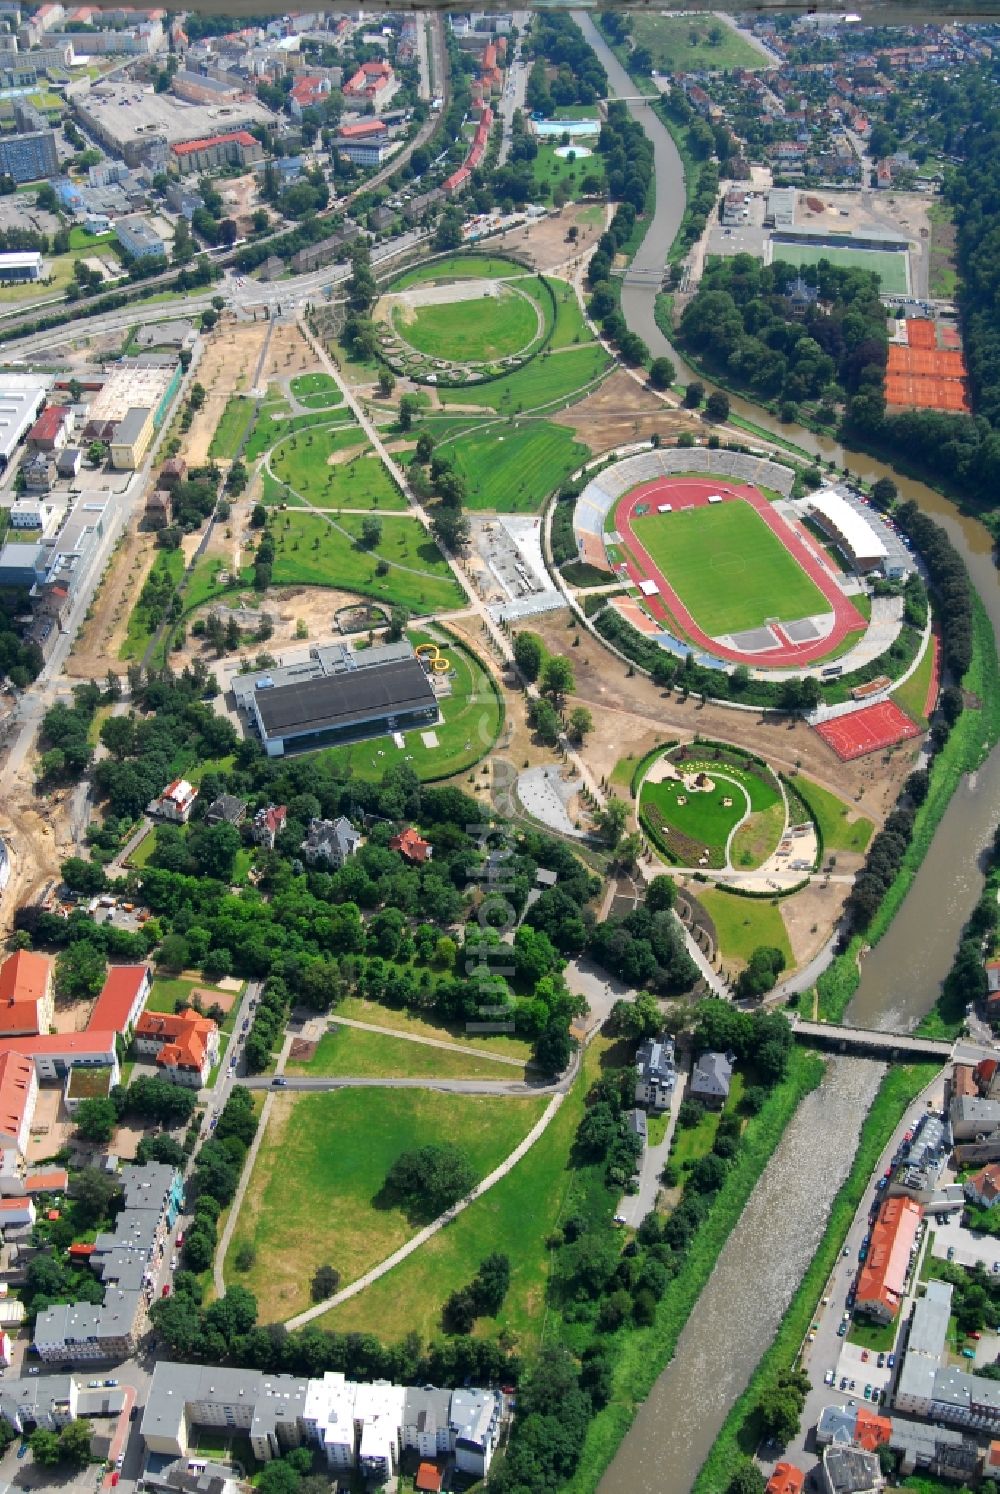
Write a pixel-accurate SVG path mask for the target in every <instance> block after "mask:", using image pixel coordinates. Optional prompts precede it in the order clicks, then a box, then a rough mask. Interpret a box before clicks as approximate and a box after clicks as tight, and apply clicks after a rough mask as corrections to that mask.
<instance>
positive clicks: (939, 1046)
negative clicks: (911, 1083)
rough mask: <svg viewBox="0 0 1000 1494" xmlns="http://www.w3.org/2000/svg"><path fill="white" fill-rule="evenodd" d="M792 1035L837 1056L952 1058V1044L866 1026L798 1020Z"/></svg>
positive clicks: (941, 1060)
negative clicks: (841, 1054)
mask: <svg viewBox="0 0 1000 1494" xmlns="http://www.w3.org/2000/svg"><path fill="white" fill-rule="evenodd" d="M792 1032H793V1033H794V1035H795V1037H796V1038H797V1039H798V1041H799V1042H800V1043H809V1044H811V1045H812V1046H813V1047H815V1048H828V1049H830V1050H832V1051H833V1052H834V1053H856V1054H858V1055H859V1057H864V1058H893V1059H896V1060H897V1061H898V1060H905V1059H908V1058H925V1059H932V1060H934V1061H935V1062H937V1063H941V1064H945V1063H947V1062H948V1061H949V1059H950V1058H951V1056H952V1047H953V1045H952V1044H951V1043H944V1042H940V1041H939V1040H937V1039H935V1038H922V1037H910V1036H908V1035H907V1034H906V1033H902V1032H871V1031H869V1030H868V1029H867V1028H864V1027H838V1026H836V1025H835V1024H834V1023H832V1022H803V1021H797V1022H795V1023H794V1025H793V1027H792Z"/></svg>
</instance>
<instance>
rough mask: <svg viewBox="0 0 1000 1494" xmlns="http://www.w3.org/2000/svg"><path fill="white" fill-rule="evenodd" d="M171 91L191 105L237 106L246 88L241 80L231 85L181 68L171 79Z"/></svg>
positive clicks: (237, 79)
mask: <svg viewBox="0 0 1000 1494" xmlns="http://www.w3.org/2000/svg"><path fill="white" fill-rule="evenodd" d="M170 91H171V93H174V94H176V95H177V97H178V98H179V99H186V100H187V101H188V103H189V104H235V103H236V101H237V99H239V98H240V97H241V96H242V94H243V93H244V91H245V88H244V84H243V82H242V80H241V79H239V78H236V79H235V80H234V81H233V82H231V83H224V82H222V80H221V79H219V78H210V77H207V76H206V75H205V74H204V73H192V72H189V71H188V69H187V68H184V67H181V68H178V69H177V71H176V73H174V76H173V78H172V79H171V82H170Z"/></svg>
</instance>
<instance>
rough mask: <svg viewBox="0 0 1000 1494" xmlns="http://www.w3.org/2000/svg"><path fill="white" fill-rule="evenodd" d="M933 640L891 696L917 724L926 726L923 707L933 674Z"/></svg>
mask: <svg viewBox="0 0 1000 1494" xmlns="http://www.w3.org/2000/svg"><path fill="white" fill-rule="evenodd" d="M934 653H935V649H934V640H933V638H932V639H930V641H929V642H928V644H927V647H926V648H925V649H924V653H923V657H922V659H921V660H920V663H919V664H918V665H917V667H916V669H915V670H914V671H913V673H912V674H911V675H910V678H909V679H908V680H906V681H905V683H904V684H902V685H900V686H899V688H898V689H897V690H893V692H892V698H893V700H894V701H895V702H896V704H897V705H898V706H899V707H900V708H901V709H902V710H904V711H905V712H906V714H907V715H908V716H912V718H913V720H914V721H915V722H916V723H917V725H918V726H922V727H926V725H927V716H926V713H925V707H926V705H927V693H928V691H929V690H930V688H931V679H932V677H933V674H934Z"/></svg>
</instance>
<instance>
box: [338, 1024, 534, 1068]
mask: <svg viewBox="0 0 1000 1494" xmlns="http://www.w3.org/2000/svg"><path fill="white" fill-rule="evenodd" d="M338 1027H356V1028H357V1029H358V1031H359V1032H377V1033H378V1035H379V1036H380V1037H386V1038H402V1040H403V1042H404V1043H419V1044H420V1045H421V1046H422V1047H424V1048H443V1049H444V1051H445V1052H446V1053H462V1054H464V1055H466V1056H467V1057H469V1058H488V1059H489V1060H490V1062H491V1063H506V1064H510V1066H511V1067H512V1068H515V1069H523V1068H525V1067H528V1068H531V1067H532V1065H531V1063H530V1061H529V1062H528V1063H527V1065H526V1063H525V1060H524V1059H523V1058H511V1057H510V1055H509V1054H507V1053H491V1052H490V1051H489V1049H488V1048H470V1047H468V1046H467V1044H465V1043H448V1042H445V1040H444V1039H443V1038H432V1037H423V1036H421V1035H420V1034H418V1033H416V1032H400V1031H399V1029H398V1028H396V1027H379V1026H378V1024H377V1023H375V1022H359V1021H357V1020H356V1019H355V1018H354V1017H336V1016H335V1017H331V1019H330V1022H329V1024H328V1026H327V1031H330V1032H332V1031H335V1030H336V1029H337V1028H338Z"/></svg>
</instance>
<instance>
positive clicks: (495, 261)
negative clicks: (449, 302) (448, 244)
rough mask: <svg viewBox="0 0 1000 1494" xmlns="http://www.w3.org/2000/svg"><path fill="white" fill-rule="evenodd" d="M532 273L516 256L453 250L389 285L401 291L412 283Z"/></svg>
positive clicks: (393, 289) (486, 278) (392, 288)
mask: <svg viewBox="0 0 1000 1494" xmlns="http://www.w3.org/2000/svg"><path fill="white" fill-rule="evenodd" d="M530 273H531V272H530V271H529V270H526V269H525V267H524V265H522V264H518V262H517V260H516V259H504V258H503V257H502V256H501V255H498V254H493V255H487V254H452V255H450V256H448V257H447V258H445V259H435V260H432V261H431V263H430V264H426V265H418V266H417V268H416V269H413V270H407V271H406V273H405V274H404V275H400V277H399V279H398V280H394V281H393V282H392V285H391V286H390V288H389V289H390V291H401V290H409V288H410V287H411V286H413V285H432V284H439V283H440V284H442V285H447V283H448V282H449V281H450V280H498V279H501V278H504V279H506V278H507V277H509V276H511V275H527V274H530Z"/></svg>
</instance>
